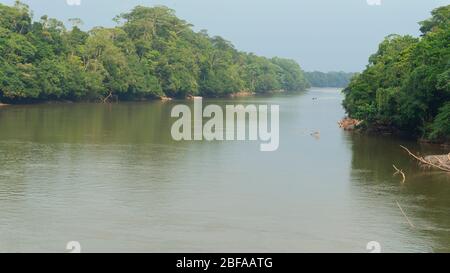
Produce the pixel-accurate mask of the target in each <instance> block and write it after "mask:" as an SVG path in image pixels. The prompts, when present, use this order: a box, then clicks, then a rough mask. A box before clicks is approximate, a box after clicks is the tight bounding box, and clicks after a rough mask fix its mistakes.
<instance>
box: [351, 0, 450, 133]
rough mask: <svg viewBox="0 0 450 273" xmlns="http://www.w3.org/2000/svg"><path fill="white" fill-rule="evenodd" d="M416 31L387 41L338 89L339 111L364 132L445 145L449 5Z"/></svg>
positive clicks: (449, 125)
mask: <svg viewBox="0 0 450 273" xmlns="http://www.w3.org/2000/svg"><path fill="white" fill-rule="evenodd" d="M420 31H421V33H422V35H421V37H418V38H417V37H412V36H409V35H406V36H400V35H390V36H388V37H387V38H386V39H385V40H384V41H383V42H382V43H381V44H380V45H379V48H378V51H377V52H376V53H375V54H373V55H372V56H371V57H370V58H369V64H368V66H367V68H366V69H365V70H364V71H363V72H362V73H361V74H358V75H357V76H355V77H354V78H353V79H352V81H351V82H350V84H349V86H348V87H347V88H346V89H345V90H344V92H345V95H346V98H345V101H344V107H345V109H346V110H347V112H348V114H349V115H350V116H351V117H353V118H356V119H360V120H364V121H365V123H366V124H367V126H368V127H372V128H374V127H377V126H384V127H386V128H392V129H395V130H400V131H405V132H408V133H409V134H412V135H415V136H417V137H422V138H425V139H428V140H433V141H449V140H450V49H449V44H450V5H448V6H443V7H440V8H437V9H435V10H434V11H433V12H432V17H431V18H430V19H428V20H425V21H423V22H420Z"/></svg>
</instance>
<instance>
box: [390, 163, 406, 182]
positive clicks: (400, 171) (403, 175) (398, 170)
mask: <svg viewBox="0 0 450 273" xmlns="http://www.w3.org/2000/svg"><path fill="white" fill-rule="evenodd" d="M392 167H394V170H396V171H397V172H396V173H394V176H395V175H398V174H401V175H402V179H403V180H402V184H403V183H405V181H406V175H405V173H404V172H403V171H402V170H400V169H399V168H397V167H396V166H395V165H392Z"/></svg>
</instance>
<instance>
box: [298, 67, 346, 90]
mask: <svg viewBox="0 0 450 273" xmlns="http://www.w3.org/2000/svg"><path fill="white" fill-rule="evenodd" d="M354 75H355V73H347V72H341V71H340V72H333V71H332V72H327V73H324V72H319V71H314V72H305V77H306V79H307V80H308V82H309V83H310V84H311V86H314V87H338V88H344V87H347V85H348V84H349V82H350V80H351V78H352V77H353V76H354Z"/></svg>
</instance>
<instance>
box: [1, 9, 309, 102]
mask: <svg viewBox="0 0 450 273" xmlns="http://www.w3.org/2000/svg"><path fill="white" fill-rule="evenodd" d="M31 14H32V13H31V12H30V9H29V7H28V6H27V5H25V4H23V3H21V2H20V1H16V4H15V5H14V6H6V5H2V4H0V101H3V102H6V103H20V102H29V101H42V100H74V101H76V100H98V99H105V98H108V97H109V96H116V97H118V98H119V99H121V100H136V99H146V98H158V97H163V96H168V97H180V98H182V97H186V96H195V95H201V96H227V95H230V94H233V93H237V92H242V91H247V92H255V93H265V92H270V91H275V90H285V91H297V90H304V89H306V88H307V87H309V83H308V81H307V80H306V78H305V76H304V73H303V71H302V69H301V68H300V66H299V64H298V63H296V62H295V61H293V60H288V59H281V58H271V59H269V58H265V57H260V56H256V55H255V54H252V53H245V52H240V51H238V50H237V49H235V47H234V46H233V45H232V44H231V43H230V42H229V41H227V40H225V39H223V38H221V37H219V36H215V37H211V36H209V35H208V33H207V32H206V31H200V32H195V31H193V29H192V25H190V24H189V23H187V22H186V21H184V20H181V19H179V18H178V17H177V16H176V15H175V12H174V11H173V10H171V9H169V8H167V7H164V6H156V7H143V6H137V7H135V8H134V9H133V10H132V11H130V12H128V13H123V14H121V15H119V16H117V17H116V18H114V21H115V22H116V24H117V26H116V27H112V28H105V27H96V28H93V29H91V30H90V31H83V30H81V28H80V24H81V23H82V22H81V20H79V19H71V20H70V22H71V23H72V25H73V26H72V27H71V29H67V28H66V27H65V25H64V24H63V23H62V22H60V21H58V20H56V19H53V18H48V17H47V16H42V17H41V18H40V20H38V21H33V19H32V15H31Z"/></svg>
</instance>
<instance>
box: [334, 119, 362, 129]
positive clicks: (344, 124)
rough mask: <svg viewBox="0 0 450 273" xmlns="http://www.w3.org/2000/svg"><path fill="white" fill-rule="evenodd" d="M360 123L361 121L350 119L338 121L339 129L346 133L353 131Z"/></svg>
mask: <svg viewBox="0 0 450 273" xmlns="http://www.w3.org/2000/svg"><path fill="white" fill-rule="evenodd" d="M361 123H362V121H361V120H357V119H352V118H344V119H343V120H341V121H339V122H338V124H339V127H340V128H343V129H344V130H346V131H353V130H355V129H356V127H358V126H359V125H360V124H361Z"/></svg>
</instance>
